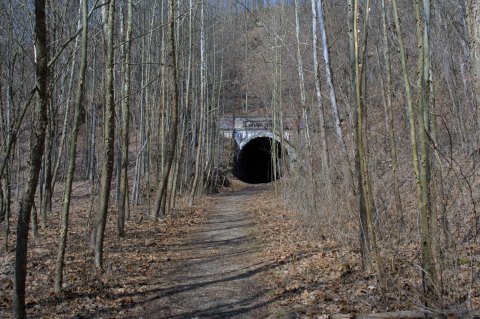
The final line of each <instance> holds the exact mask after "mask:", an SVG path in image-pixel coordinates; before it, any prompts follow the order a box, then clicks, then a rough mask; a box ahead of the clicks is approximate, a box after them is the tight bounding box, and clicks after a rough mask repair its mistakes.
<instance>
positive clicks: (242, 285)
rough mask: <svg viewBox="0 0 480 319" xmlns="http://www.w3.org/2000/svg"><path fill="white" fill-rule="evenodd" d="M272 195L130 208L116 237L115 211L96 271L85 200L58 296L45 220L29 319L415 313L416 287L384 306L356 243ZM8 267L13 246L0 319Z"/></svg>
mask: <svg viewBox="0 0 480 319" xmlns="http://www.w3.org/2000/svg"><path fill="white" fill-rule="evenodd" d="M279 196H280V195H277V194H275V192H274V191H273V190H272V187H271V186H266V185H258V186H248V185H244V184H241V183H239V182H235V183H234V186H233V187H232V188H230V189H225V190H223V191H221V193H220V194H216V195H213V196H207V197H203V198H202V199H200V200H199V201H198V204H197V205H196V206H194V207H188V205H185V204H183V205H182V203H180V205H179V207H180V208H178V209H176V210H175V211H173V212H172V214H171V215H169V216H168V217H167V218H165V219H163V220H159V221H156V220H152V219H151V218H150V217H148V214H147V213H146V211H143V212H142V211H132V218H131V220H130V221H129V222H127V224H126V233H127V236H126V237H125V238H123V239H118V238H117V237H116V235H115V231H114V225H115V214H114V212H112V213H111V214H110V218H109V222H108V226H107V236H106V243H105V269H104V272H103V273H101V274H99V273H96V272H95V271H94V269H93V257H92V253H91V250H90V249H89V248H88V237H89V236H88V235H89V226H88V220H89V219H91V217H92V211H91V206H94V205H89V204H87V203H88V201H87V200H85V198H82V197H81V196H80V197H79V198H77V199H76V200H77V204H76V206H74V207H75V209H74V213H73V214H72V216H73V220H72V228H71V233H70V237H69V243H70V244H69V247H68V252H67V256H66V272H65V289H64V292H63V293H62V294H61V295H55V293H54V292H53V274H54V264H55V262H54V261H55V253H56V242H57V240H58V226H57V225H54V224H56V223H53V222H52V225H49V227H48V228H47V229H41V230H40V234H41V235H40V236H39V237H38V238H36V239H34V240H32V241H31V245H30V250H29V265H28V269H29V274H28V278H27V286H28V290H27V305H28V313H29V317H30V318H305V319H307V318H328V316H329V314H336V313H372V312H379V311H398V310H415V309H418V308H420V307H419V305H420V304H421V303H420V301H418V300H415V297H412V298H411V297H408V298H407V297H405V296H407V295H415V293H414V291H415V290H416V289H417V288H415V287H416V286H418V284H419V283H418V282H416V281H415V280H412V281H405V282H404V283H402V291H401V292H402V293H401V294H398V291H397V292H395V293H392V294H390V295H388V294H387V295H386V296H385V298H387V300H388V302H387V303H385V302H382V301H381V299H380V296H379V295H380V294H379V293H378V287H377V283H376V278H375V274H373V273H366V272H364V271H362V270H361V265H360V264H359V261H360V257H359V255H358V252H357V251H354V250H352V249H351V248H349V247H351V246H352V245H348V246H347V245H342V244H341V243H338V242H335V241H333V240H331V239H329V238H327V237H326V236H325V235H323V234H322V231H321V228H308V227H306V226H305V224H302V223H301V222H299V220H301V216H300V215H299V213H298V212H296V211H293V210H289V209H287V208H286V207H285V206H284V204H283V201H282V200H281V199H279ZM82 201H83V205H81V204H80V203H82ZM57 204H58V203H57ZM89 206H90V208H89ZM57 214H58V213H57ZM55 218H58V216H53V217H52V221H53V220H55ZM13 237H14V236H11V240H10V247H14V246H13ZM13 261H14V252H13V250H12V249H10V250H9V252H8V253H3V252H2V253H0V318H10V317H11V302H12V298H11V292H12V284H13V282H12V278H13ZM402 296H404V297H402ZM478 301H479V300H476V302H478ZM477 305H478V304H477Z"/></svg>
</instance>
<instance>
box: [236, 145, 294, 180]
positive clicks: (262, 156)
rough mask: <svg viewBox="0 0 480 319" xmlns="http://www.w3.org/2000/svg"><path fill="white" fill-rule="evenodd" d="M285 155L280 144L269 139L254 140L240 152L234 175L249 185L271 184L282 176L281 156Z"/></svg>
mask: <svg viewBox="0 0 480 319" xmlns="http://www.w3.org/2000/svg"><path fill="white" fill-rule="evenodd" d="M273 143H275V144H273ZM272 146H273V147H272ZM275 153H276V156H273V155H274V154H275ZM285 153H286V151H285V150H284V149H283V148H282V145H281V143H280V142H278V141H277V140H274V139H272V138H271V137H257V138H254V139H252V140H250V141H249V142H248V143H247V144H245V146H243V148H242V149H241V150H240V152H239V154H238V157H237V160H236V163H235V175H236V177H237V178H238V179H240V180H241V181H244V182H246V183H249V184H260V183H270V182H273V181H274V180H276V179H278V178H280V177H281V176H282V155H285Z"/></svg>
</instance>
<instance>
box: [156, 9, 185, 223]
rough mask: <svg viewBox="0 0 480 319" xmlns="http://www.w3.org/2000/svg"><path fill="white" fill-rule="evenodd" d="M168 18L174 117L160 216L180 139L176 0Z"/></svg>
mask: <svg viewBox="0 0 480 319" xmlns="http://www.w3.org/2000/svg"><path fill="white" fill-rule="evenodd" d="M168 9H169V10H168V19H169V21H168V22H169V26H170V45H171V47H170V56H171V61H172V82H173V83H172V85H173V92H172V107H173V110H172V114H171V115H172V119H171V122H170V123H171V131H170V137H171V140H170V142H171V143H170V145H169V148H170V149H169V150H168V156H167V158H166V163H165V165H166V168H165V170H164V172H163V176H162V180H161V182H160V185H159V187H158V190H157V194H156V197H155V207H154V214H153V215H154V216H155V217H158V216H160V215H163V214H165V207H166V202H167V196H166V195H167V194H166V191H167V186H168V179H169V177H170V171H171V169H172V164H173V160H174V158H175V152H176V148H177V147H176V145H177V139H178V114H179V93H178V75H177V58H176V55H177V53H176V39H175V28H176V26H175V25H176V21H175V14H176V13H175V1H174V0H169V2H168Z"/></svg>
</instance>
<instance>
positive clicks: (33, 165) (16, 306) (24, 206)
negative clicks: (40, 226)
mask: <svg viewBox="0 0 480 319" xmlns="http://www.w3.org/2000/svg"><path fill="white" fill-rule="evenodd" d="M34 5H35V29H34V32H35V35H34V38H35V55H36V59H35V76H36V88H37V94H36V95H37V96H36V99H37V100H36V103H35V118H36V121H35V127H34V134H33V143H32V148H31V151H30V160H29V167H28V180H27V183H26V184H25V189H24V192H23V195H22V198H21V200H20V205H19V206H20V207H19V210H18V222H17V239H16V244H17V246H16V249H15V283H14V291H13V316H14V318H16V319H19V318H26V316H27V315H26V309H25V285H26V284H25V281H26V277H27V250H28V227H29V223H30V213H31V210H32V206H33V202H34V199H35V192H36V189H37V183H38V177H39V173H40V166H41V164H42V156H43V151H44V146H45V134H46V128H47V122H48V118H47V108H48V91H47V88H48V75H49V74H48V50H47V40H48V39H47V23H46V14H45V0H35V2H34Z"/></svg>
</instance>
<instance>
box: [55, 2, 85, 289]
mask: <svg viewBox="0 0 480 319" xmlns="http://www.w3.org/2000/svg"><path fill="white" fill-rule="evenodd" d="M80 1H81V6H82V25H83V29H82V42H81V54H82V55H81V62H80V73H79V76H78V82H77V90H76V93H75V101H74V112H75V113H74V118H73V131H72V138H71V141H70V152H69V158H68V172H67V181H66V185H65V193H64V196H63V212H62V220H61V224H60V225H61V226H60V227H61V229H60V238H59V243H58V250H57V259H56V264H55V293H57V294H58V293H60V291H61V290H62V285H63V266H64V257H65V248H66V245H67V234H68V221H69V220H68V219H69V213H70V199H71V194H72V184H73V177H74V173H75V166H76V155H77V137H78V130H79V127H80V108H81V107H82V102H83V91H84V86H85V73H86V70H87V49H88V12H87V8H88V0H80Z"/></svg>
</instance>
